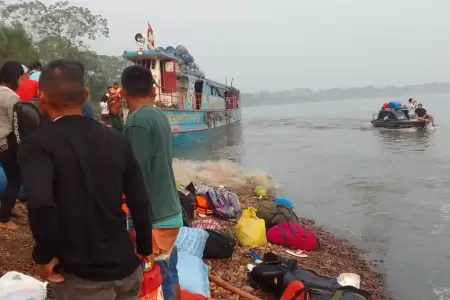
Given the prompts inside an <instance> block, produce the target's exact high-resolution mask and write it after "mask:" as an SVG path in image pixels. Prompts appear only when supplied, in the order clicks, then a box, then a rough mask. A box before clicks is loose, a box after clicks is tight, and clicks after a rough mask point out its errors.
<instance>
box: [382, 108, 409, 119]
mask: <svg viewBox="0 0 450 300" xmlns="http://www.w3.org/2000/svg"><path fill="white" fill-rule="evenodd" d="M408 119H409V116H408V110H402V109H393V110H391V109H388V110H380V112H379V113H378V118H377V120H379V121H380V120H381V121H382V120H402V121H403V120H408Z"/></svg>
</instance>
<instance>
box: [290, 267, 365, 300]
mask: <svg viewBox="0 0 450 300" xmlns="http://www.w3.org/2000/svg"><path fill="white" fill-rule="evenodd" d="M282 281H283V283H282V286H283V291H284V292H286V294H287V295H286V297H284V298H282V299H283V300H284V299H286V300H288V299H289V300H305V299H307V298H308V297H309V298H310V299H311V300H322V299H323V300H330V299H331V300H370V293H369V292H367V291H364V290H361V289H357V288H355V287H353V286H341V285H340V284H339V283H338V282H337V280H336V278H331V277H326V276H321V275H319V274H317V273H316V272H314V271H312V270H307V269H301V268H299V269H296V270H290V271H288V272H286V273H285V274H284V277H283V280H282ZM299 281H300V282H301V283H302V284H303V285H304V287H303V289H301V288H300V289H298V290H297V291H295V292H294V294H293V293H292V292H293V288H292V287H291V288H288V287H289V285H291V284H292V283H293V282H299ZM297 286H298V287H301V285H297ZM288 290H289V292H288ZM289 293H291V294H290V296H291V298H289V297H287V296H288V294H289ZM283 296H284V294H283Z"/></svg>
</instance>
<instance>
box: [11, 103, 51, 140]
mask: <svg viewBox="0 0 450 300" xmlns="http://www.w3.org/2000/svg"><path fill="white" fill-rule="evenodd" d="M42 123H43V117H42V114H41V112H40V111H39V109H38V107H37V106H36V105H35V104H33V103H32V101H28V102H17V103H15V104H14V106H13V123H12V127H13V133H14V137H15V141H14V143H15V144H16V145H15V146H17V145H19V144H20V143H21V142H22V139H23V138H24V137H25V136H26V135H27V134H28V133H30V132H31V131H32V130H33V129H36V128H39V127H41V126H42Z"/></svg>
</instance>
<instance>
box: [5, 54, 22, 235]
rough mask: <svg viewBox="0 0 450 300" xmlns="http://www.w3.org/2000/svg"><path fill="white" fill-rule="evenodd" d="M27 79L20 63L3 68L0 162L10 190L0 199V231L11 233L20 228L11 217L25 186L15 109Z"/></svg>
mask: <svg viewBox="0 0 450 300" xmlns="http://www.w3.org/2000/svg"><path fill="white" fill-rule="evenodd" d="M24 77H25V70H24V68H23V66H22V65H21V64H20V63H18V62H15V61H8V62H6V63H5V64H4V65H3V66H2V67H1V68H0V162H1V164H2V167H3V171H4V172H5V176H6V181H7V185H6V188H5V190H4V191H3V193H1V195H0V204H1V205H0V228H2V229H9V230H14V229H16V227H17V226H16V224H15V223H13V222H12V221H11V215H12V211H13V208H14V205H15V204H16V197H17V194H18V192H19V189H20V186H21V185H22V180H21V178H20V171H19V165H18V164H17V148H16V147H14V145H15V142H14V139H15V136H14V132H13V107H14V105H15V104H16V103H17V102H19V101H20V99H19V96H18V95H17V94H16V92H15V91H16V90H17V89H18V88H19V87H20V85H21V84H22V80H23V78H24Z"/></svg>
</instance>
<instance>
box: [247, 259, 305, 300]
mask: <svg viewBox="0 0 450 300" xmlns="http://www.w3.org/2000/svg"><path fill="white" fill-rule="evenodd" d="M296 268H297V260H296V259H289V260H283V259H281V258H280V257H279V256H278V255H276V254H274V253H272V252H268V253H266V254H265V255H264V258H263V262H262V263H260V264H257V265H255V266H254V267H253V269H252V270H251V271H250V272H249V273H248V278H249V282H250V286H251V287H253V288H255V289H261V290H262V291H264V292H266V293H271V294H273V295H274V296H276V297H280V296H281V295H282V293H283V278H284V275H285V274H286V273H288V272H289V271H291V270H295V269H296Z"/></svg>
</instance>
